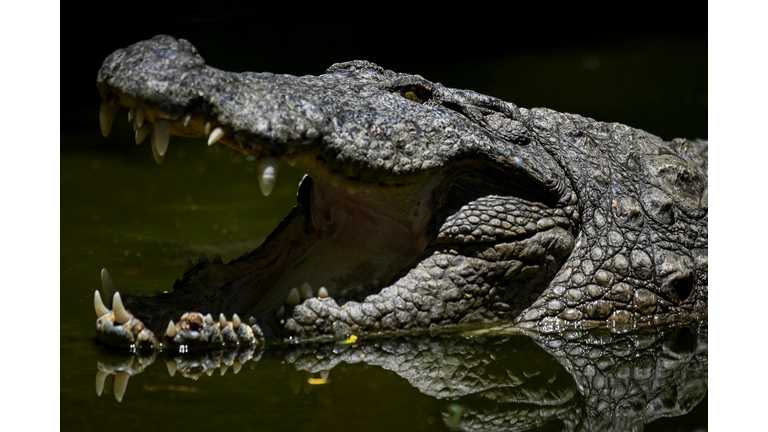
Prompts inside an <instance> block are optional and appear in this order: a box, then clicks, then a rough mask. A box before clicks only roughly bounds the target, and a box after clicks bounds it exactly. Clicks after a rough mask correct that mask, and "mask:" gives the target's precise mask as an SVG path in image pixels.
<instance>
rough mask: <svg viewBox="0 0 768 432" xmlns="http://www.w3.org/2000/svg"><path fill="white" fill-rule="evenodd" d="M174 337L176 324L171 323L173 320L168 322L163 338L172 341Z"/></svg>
mask: <svg viewBox="0 0 768 432" xmlns="http://www.w3.org/2000/svg"><path fill="white" fill-rule="evenodd" d="M174 336H176V324H174V323H173V320H170V321H168V327H167V328H166V329H165V337H167V338H168V339H173V338H174Z"/></svg>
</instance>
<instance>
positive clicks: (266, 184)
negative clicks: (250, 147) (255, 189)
mask: <svg viewBox="0 0 768 432" xmlns="http://www.w3.org/2000/svg"><path fill="white" fill-rule="evenodd" d="M279 163H280V161H279V160H278V159H277V158H276V157H271V156H267V157H263V158H259V161H258V162H256V171H257V173H258V174H259V188H260V189H261V193H262V194H264V196H269V194H270V193H272V188H274V187H275V183H277V167H278V164H279Z"/></svg>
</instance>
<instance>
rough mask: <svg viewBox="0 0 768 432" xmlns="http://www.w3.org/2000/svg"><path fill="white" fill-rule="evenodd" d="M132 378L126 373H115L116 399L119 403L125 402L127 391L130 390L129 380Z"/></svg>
mask: <svg viewBox="0 0 768 432" xmlns="http://www.w3.org/2000/svg"><path fill="white" fill-rule="evenodd" d="M130 377H131V376H130V375H128V373H126V372H116V373H115V399H117V401H118V402H122V401H123V396H124V395H125V390H127V389H128V378H130Z"/></svg>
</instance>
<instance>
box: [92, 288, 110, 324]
mask: <svg viewBox="0 0 768 432" xmlns="http://www.w3.org/2000/svg"><path fill="white" fill-rule="evenodd" d="M93 307H94V309H96V317H97V318H101V317H103V316H104V315H106V314H108V313H109V309H107V307H106V306H104V302H103V301H102V300H101V294H99V291H98V290H97V291H94V292H93Z"/></svg>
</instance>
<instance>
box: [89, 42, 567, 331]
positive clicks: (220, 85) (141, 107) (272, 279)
mask: <svg viewBox="0 0 768 432" xmlns="http://www.w3.org/2000/svg"><path fill="white" fill-rule="evenodd" d="M157 41H160V42H163V41H164V40H163V39H162V38H160V39H158V38H156V39H153V40H152V41H148V42H146V44H147V46H149V47H150V50H149V51H147V49H146V48H145V47H144V46H143V45H141V43H140V44H137V45H135V46H134V47H131V48H130V49H133V50H137V52H138V54H134V55H133V57H126V54H125V53H124V52H123V51H122V50H121V51H118V52H116V53H115V54H113V55H112V56H111V57H110V58H108V59H107V61H105V65H104V66H103V67H102V70H101V71H100V72H99V81H98V86H99V91H100V93H101V96H102V98H103V101H102V104H101V109H100V112H99V120H100V125H101V130H102V133H103V134H104V135H105V136H106V135H108V133H109V131H110V129H111V126H112V122H113V120H114V118H115V116H116V114H117V111H118V110H119V108H120V107H125V108H128V109H129V110H130V114H129V120H130V121H132V122H133V127H134V130H135V140H136V142H137V143H141V142H142V141H144V140H145V139H146V138H147V137H150V141H151V147H152V153H153V155H154V157H155V160H156V161H157V162H158V163H162V162H163V159H164V157H165V154H166V152H167V151H168V147H169V143H170V140H171V137H172V136H173V135H178V136H184V137H190V138H203V139H205V140H206V141H207V144H208V145H209V146H210V145H216V146H226V147H229V148H231V149H234V150H236V151H238V152H241V153H243V154H245V155H247V156H251V157H253V158H255V159H256V161H257V162H256V164H257V171H258V181H259V186H260V188H261V191H262V193H263V194H264V195H269V194H270V193H271V191H272V188H273V187H274V185H275V183H276V181H277V177H278V167H279V164H280V162H281V161H284V162H286V163H287V164H288V165H290V166H293V167H295V168H296V169H299V170H301V171H303V172H305V173H306V176H305V177H304V179H303V180H302V182H301V184H300V185H299V190H298V194H297V205H296V207H295V208H294V209H293V210H292V211H291V213H290V214H289V215H288V216H286V217H285V219H284V220H283V221H282V222H281V223H280V225H279V226H278V227H277V228H276V229H275V230H274V231H273V232H272V234H270V235H269V237H268V238H267V239H266V240H265V242H264V243H263V244H262V245H261V246H259V247H258V248H257V249H255V250H254V251H252V252H250V253H247V254H245V255H243V256H241V257H239V258H237V259H235V260H232V261H231V262H229V263H227V264H225V263H223V262H222V261H221V259H220V258H218V257H214V258H213V259H210V260H209V259H208V257H207V256H205V255H201V258H200V259H199V261H198V263H197V264H196V265H193V263H188V265H187V268H186V269H185V273H184V276H183V278H182V279H181V280H180V281H177V282H176V284H175V285H174V290H173V292H171V293H167V294H163V295H160V296H156V297H152V298H146V297H135V296H129V295H123V296H122V298H120V300H119V301H118V302H117V303H119V304H120V305H119V308H120V311H118V310H117V308H118V307H117V306H115V305H113V306H115V309H116V310H115V312H114V317H113V316H112V315H111V314H112V312H111V311H109V310H108V309H107V307H106V305H100V304H99V303H100V302H101V300H100V299H97V300H96V310H97V315H98V314H99V313H100V311H101V312H102V314H101V315H100V321H99V322H100V323H102V324H97V327H98V329H97V333H98V334H99V336H100V338H102V339H103V340H107V341H108V342H110V343H112V342H114V343H115V344H123V343H124V342H125V341H126V340H130V339H131V338H130V337H127V339H126V337H124V334H123V333H126V332H127V333H131V334H133V336H132V337H133V338H134V339H136V337H139V336H141V335H142V334H144V335H145V336H143V338H144V340H151V341H156V340H159V339H162V336H157V335H163V334H165V338H166V339H173V340H177V339H179V338H178V334H179V333H183V332H185V331H186V332H187V334H186V336H185V338H187V337H198V336H199V334H202V333H205V331H204V330H205V329H206V328H208V327H216V328H217V329H222V328H225V327H227V328H229V327H231V328H233V329H236V328H238V327H239V324H240V322H241V317H242V319H246V320H249V322H250V323H252V324H253V323H256V322H258V324H259V326H260V327H262V328H265V329H268V331H269V332H272V333H273V334H275V335H278V336H279V334H280V333H281V332H288V333H291V334H302V335H318V334H333V335H336V336H338V335H340V334H341V335H343V334H349V333H358V332H378V331H385V330H404V329H409V328H430V327H431V326H434V325H439V326H444V325H448V324H459V323H463V322H476V321H493V320H496V319H498V318H500V317H510V316H512V317H514V316H515V314H518V313H520V312H521V311H522V310H523V309H524V308H525V307H527V306H529V305H530V304H531V302H532V301H533V300H535V299H536V298H537V297H538V295H539V294H540V293H541V292H542V291H543V290H544V289H545V288H546V286H547V284H548V283H549V281H551V279H552V277H553V276H554V274H555V273H556V272H557V270H558V269H559V267H560V265H561V264H562V262H563V261H564V259H565V257H567V255H568V254H569V253H570V251H571V250H572V248H573V241H574V231H575V226H576V222H577V220H578V211H577V205H576V204H575V199H573V197H568V195H567V194H566V193H565V192H564V187H563V185H562V184H561V183H558V182H559V180H552V179H553V178H555V179H556V177H555V174H558V175H559V173H560V172H559V171H557V172H556V173H555V174H552V172H555V171H556V170H557V167H556V164H554V163H552V162H551V160H548V159H547V158H546V157H542V156H539V154H538V153H536V152H535V151H532V150H526V148H525V147H520V148H519V149H518V150H517V151H518V153H517V154H516V155H509V154H508V153H504V152H502V151H499V150H498V149H497V148H495V147H493V146H491V145H490V144H489V143H494V140H495V138H494V137H493V136H491V135H489V132H487V131H486V130H485V129H481V128H478V127H477V126H476V124H477V122H481V123H483V124H484V125H485V126H488V125H491V126H493V127H495V128H496V129H494V131H495V132H494V133H498V134H504V136H508V135H510V134H513V133H517V132H515V131H516V130H517V129H515V127H517V126H515V125H517V124H518V123H515V121H512V120H509V118H508V117H502V116H501V115H500V111H498V110H502V111H501V112H506V111H503V109H508V108H507V107H506V105H498V104H497V103H496V102H494V101H490V102H488V103H487V106H488V107H490V108H487V109H486V108H483V110H480V109H477V108H472V109H469V108H466V109H465V108H462V107H461V106H460V105H459V104H458V102H450V103H449V102H445V101H440V100H438V99H439V98H438V96H437V95H438V94H439V92H440V91H441V90H439V89H438V88H437V87H436V86H435V85H433V84H430V83H428V82H426V81H423V79H421V78H420V77H417V81H418V80H422V81H419V82H423V84H419V83H416V84H409V85H403V84H402V83H400V81H398V78H397V77H395V78H393V79H392V80H390V81H392V82H386V83H383V84H382V83H380V82H378V81H376V80H379V79H380V78H377V77H376V76H374V75H375V74H382V73H384V72H383V70H382V69H381V68H378V67H377V66H375V65H370V64H368V63H365V62H359V63H352V64H342V65H341V66H342V67H337V68H336V69H335V70H337V72H336V75H334V74H330V75H324V76H322V77H301V78H298V77H291V76H287V75H285V76H277V75H273V74H250V73H244V74H231V73H226V72H221V71H218V70H215V69H212V68H207V66H206V67H205V68H207V69H202V72H201V71H196V72H194V73H193V72H190V71H187V69H189V68H190V67H191V66H189V64H192V65H193V66H194V67H200V68H202V67H203V65H202V63H200V62H201V61H202V60H201V59H199V57H194V56H193V57H190V58H192V60H190V59H186V60H184V59H182V60H183V61H180V60H178V58H179V57H184V56H191V54H190V52H191V51H182V52H179V51H178V49H177V48H174V50H173V51H170V52H169V51H164V50H167V47H166V46H165V45H161V46H160V48H157V47H155V46H154V45H153V44H155V43H156V42H157ZM173 43H177V42H173ZM180 43H181V42H178V43H177V44H180ZM130 49H129V50H130ZM185 49H187V50H189V49H190V48H189V47H186V48H185ZM147 52H149V54H147ZM158 52H159V53H160V54H157V53H158ZM194 53H196V52H194ZM153 56H155V57H153ZM113 57H115V58H113ZM148 57H149V60H148V59H147V58H148ZM137 59H138V60H137ZM168 59H171V60H172V61H174V62H177V63H179V65H176V66H173V67H175V69H173V71H172V72H167V71H166V69H160V70H157V65H158V64H159V65H161V66H163V67H164V68H170V67H171V66H169V65H168V64H167V63H168V62H169V61H171V60H168ZM344 67H346V68H347V69H344ZM358 67H361V68H362V69H359V70H358V69H356V68H358ZM366 68H368V69H366ZM143 69H147V71H143ZM137 70H139V72H141V73H139V72H136V71H137ZM331 70H334V69H333V68H332V69H331ZM329 71H330V70H329ZM350 71H352V72H354V73H357V74H359V75H360V76H362V78H359V77H357V75H355V76H354V77H352V78H355V79H358V81H354V80H350V76H349V74H350V73H352V72H350ZM387 73H389V72H388V71H387ZM166 75H168V76H166ZM136 76H138V78H137V77H136ZM329 76H330V78H324V77H329ZM372 76H373V78H371V77H372ZM387 76H388V77H389V75H387ZM372 80H373V81H374V84H375V85H374V86H371V85H372V84H371V81H372ZM348 81H349V82H352V83H353V84H349V83H348ZM460 96H461V95H460ZM465 96H466V95H465ZM465 96H461V97H465ZM466 97H468V98H469V100H472V101H476V99H477V97H478V96H476V95H469V96H466ZM446 107H447V108H446ZM491 108H493V109H491ZM457 110H458V111H457ZM494 110H495V111H494ZM504 115H511V114H510V113H508V112H507V113H506V114H504ZM478 116H480V117H478ZM482 116H485V117H482ZM499 122H502V123H499ZM504 122H507V123H509V122H511V123H509V124H507V123H504ZM494 125H495V126H494ZM500 125H501V126H500ZM502 126H503V127H502ZM513 126H514V127H513ZM494 152H496V153H494ZM526 152H527V153H526ZM559 177H562V176H559ZM564 197H565V198H564ZM103 285H104V289H103V294H104V297H105V298H106V299H107V300H108V299H109V298H110V297H112V296H113V294H114V291H115V288H114V286H113V285H112V284H111V281H110V279H109V277H108V276H106V277H105V278H104V284H103ZM116 296H119V295H116ZM97 297H99V295H98V293H97ZM189 311H200V312H201V313H198V312H195V313H194V314H190V313H188V312H189ZM107 312H109V313H107ZM205 312H209V313H208V315H203V314H202V313H205ZM217 315H218V320H217V319H216V316H217ZM105 316H106V317H108V319H107V318H103V317H105ZM180 317H181V318H180ZM228 317H232V319H231V320H230V319H229V318H228ZM179 319H181V321H179ZM110 320H111V321H110ZM132 323H133V324H132ZM115 324H116V325H115ZM117 326H122V327H126V326H127V327H131V326H133V329H132V330H130V331H128V330H125V331H124V330H120V329H118V327H117ZM206 326H208V327H206ZM228 326H229V327H228ZM121 332H122V333H121ZM163 332H165V333H163ZM190 332H192V333H190ZM195 332H196V333H195ZM216 332H219V333H220V331H219V330H216ZM109 334H117V335H118V336H115V337H111V336H108V335H109ZM136 334H138V335H139V336H136ZM102 336H103V337H102ZM217 337H218V336H217ZM221 337H223V336H221ZM221 337H219V339H215V338H214V339H215V340H216V341H219V340H221ZM139 339H141V337H139ZM184 340H185V341H186V340H187V339H184Z"/></svg>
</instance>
